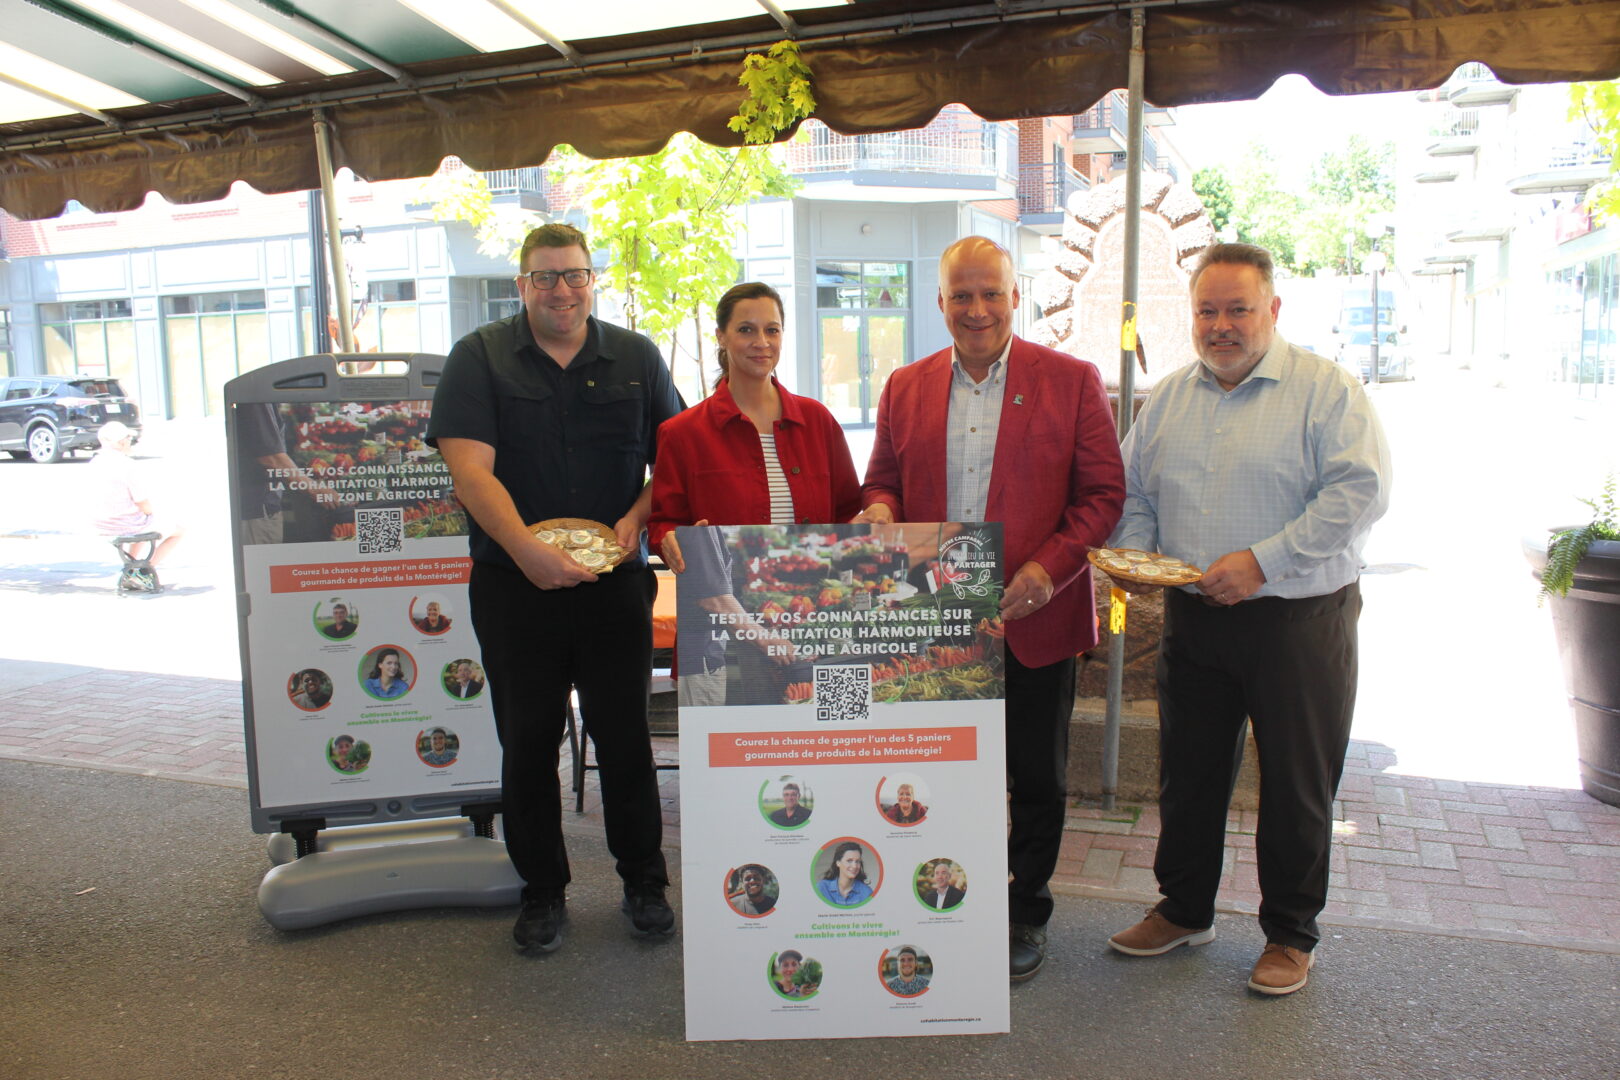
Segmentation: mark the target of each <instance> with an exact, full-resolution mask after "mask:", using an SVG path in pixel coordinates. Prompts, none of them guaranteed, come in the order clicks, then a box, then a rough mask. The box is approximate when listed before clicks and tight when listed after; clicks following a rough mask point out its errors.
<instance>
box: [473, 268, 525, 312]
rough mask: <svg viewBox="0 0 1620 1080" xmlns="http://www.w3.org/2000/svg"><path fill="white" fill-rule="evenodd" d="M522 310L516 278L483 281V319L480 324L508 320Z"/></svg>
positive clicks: (486, 279)
mask: <svg viewBox="0 0 1620 1080" xmlns="http://www.w3.org/2000/svg"><path fill="white" fill-rule="evenodd" d="M522 310H523V301H522V299H521V298H519V296H518V286H517V279H516V278H485V279H484V317H483V318H482V319H481V320H479V321H480V323H487V322H494V321H495V320H496V319H508V318H511V317H512V316H513V315H516V314H517V313H518V312H520V311H522Z"/></svg>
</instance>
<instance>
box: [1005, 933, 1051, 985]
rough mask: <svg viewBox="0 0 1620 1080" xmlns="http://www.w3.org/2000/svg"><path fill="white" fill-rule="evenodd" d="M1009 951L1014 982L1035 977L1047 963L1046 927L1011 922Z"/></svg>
mask: <svg viewBox="0 0 1620 1080" xmlns="http://www.w3.org/2000/svg"><path fill="white" fill-rule="evenodd" d="M1007 952H1008V975H1009V977H1010V978H1011V979H1012V981H1013V982H1023V981H1024V980H1025V979H1032V978H1034V977H1035V973H1036V972H1037V971H1039V970H1041V965H1042V964H1044V963H1046V927H1044V926H1029V925H1027V924H1025V923H1012V924H1010V926H1009V933H1008V940H1007Z"/></svg>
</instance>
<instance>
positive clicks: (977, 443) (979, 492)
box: [945, 337, 1012, 521]
mask: <svg viewBox="0 0 1620 1080" xmlns="http://www.w3.org/2000/svg"><path fill="white" fill-rule="evenodd" d="M1010 352H1012V338H1011V337H1008V338H1007V345H1006V347H1005V348H1003V349H1002V350H1001V355H1000V356H998V357H996V360H995V363H993V364H991V365H990V374H988V375H986V376H985V378H984V381H983V382H974V381H973V376H971V375H969V374H968V373H967V371H966V370H965V369H964V368H963V367H962V360H961V357H959V356H957V355H956V349H955V348H954V347H953V348H952V349H951V403H950V414H949V416H948V417H947V419H946V422H945V497H946V499H947V500H948V502H947V503H946V509H948V510H949V511H950V515H951V519H952V520H953V521H983V520H984V514H985V507H986V506H988V505H989V502H990V469H991V467H992V466H993V465H994V464H995V460H996V433H997V432H998V431H1000V430H1001V401H1002V397H1003V394H1004V392H1005V390H1006V386H1007V364H1008V359H1007V354H1008V353H1010Z"/></svg>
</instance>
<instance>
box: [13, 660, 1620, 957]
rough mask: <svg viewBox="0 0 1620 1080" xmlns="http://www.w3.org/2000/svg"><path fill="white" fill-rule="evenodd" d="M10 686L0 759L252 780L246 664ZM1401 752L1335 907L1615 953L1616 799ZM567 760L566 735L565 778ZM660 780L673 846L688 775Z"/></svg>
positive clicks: (663, 750)
mask: <svg viewBox="0 0 1620 1080" xmlns="http://www.w3.org/2000/svg"><path fill="white" fill-rule="evenodd" d="M0 690H3V691H4V692H5V697H6V700H7V707H6V709H5V711H4V715H0V757H8V758H15V759H19V760H25V761H39V762H51V763H58V764H70V765H77V766H83V767H87V768H94V769H106V770H112V771H119V772H134V773H142V774H147V775H152V776H161V777H166V778H170V779H177V780H189V781H194V782H199V783H208V784H217V785H224V786H231V787H239V788H243V789H244V790H245V789H246V787H247V772H246V759H245V755H244V752H243V728H242V698H241V684H240V683H239V682H237V681H235V680H231V679H209V678H198V677H186V676H174V675H151V674H145V673H142V672H131V671H110V670H105V669H98V668H73V667H69V666H67V665H59V664H44V665H26V664H21V663H18V662H16V661H0ZM653 742H654V747H655V752H656V756H657V758H658V760H659V761H661V762H666V763H672V762H675V761H676V760H677V759H678V753H679V750H678V739H677V738H676V737H674V736H658V737H655V738H654V740H653ZM1393 762H1394V756H1393V754H1392V753H1391V752H1390V751H1389V749H1388V748H1387V747H1385V746H1383V745H1382V744H1379V743H1370V742H1363V741H1353V742H1352V743H1351V747H1350V753H1349V756H1348V759H1347V761H1346V767H1345V775H1344V781H1343V783H1342V785H1341V787H1340V791H1339V799H1338V803H1337V808H1336V813H1335V819H1336V820H1335V822H1334V832H1335V844H1334V848H1333V854H1332V892H1331V893H1330V898H1329V902H1328V907H1327V910H1326V911H1325V912H1324V913H1323V921H1324V922H1325V923H1331V924H1339V925H1359V926H1370V927H1375V928H1381V929H1390V928H1408V929H1412V930H1421V931H1425V932H1430V933H1445V934H1454V935H1458V936H1464V937H1476V938H1486V939H1491V940H1501V941H1518V942H1533V943H1541V944H1549V945H1559V946H1563V947H1577V948H1586V949H1592V950H1596V951H1602V952H1609V953H1616V954H1620V809H1617V808H1615V807H1611V806H1606V805H1604V804H1602V803H1599V802H1597V801H1596V800H1594V799H1592V798H1590V797H1589V796H1587V795H1586V794H1585V793H1583V792H1581V791H1575V790H1567V789H1562V788H1550V787H1517V786H1511V785H1500V784H1483V783H1464V782H1460V781H1452V780H1444V779H1435V778H1430V777H1423V776H1410V775H1403V774H1399V773H1395V772H1391V771H1389V769H1390V766H1391V765H1392V764H1393ZM571 771H572V770H571V763H570V761H569V758H568V752H567V749H566V747H565V748H564V750H563V760H562V765H561V769H560V772H561V774H562V776H563V778H564V788H565V790H567V788H568V784H569V779H570V777H571ZM659 781H660V791H661V795H662V798H663V805H664V815H665V822H666V826H667V829H666V837H667V839H668V841H669V843H670V844H671V845H672V846H678V845H679V843H680V777H679V773H678V772H676V771H674V770H670V771H664V772H660V773H659ZM585 787H586V792H585V803H584V809H583V812H582V813H581V814H579V815H578V816H577V817H572V816H571V818H570V821H571V824H570V827H571V828H573V829H589V830H593V831H595V830H599V829H600V827H601V801H600V797H599V793H598V791H597V788H596V777H595V774H594V773H587V775H586V785H585ZM245 810H246V807H245V806H244V828H245V827H246V824H245V822H246V813H245ZM1255 826H1256V815H1255V813H1254V812H1253V811H1243V812H1236V811H1234V812H1233V813H1232V814H1231V815H1230V816H1229V818H1228V820H1227V833H1226V867H1225V874H1224V877H1223V880H1222V886H1221V894H1220V898H1219V907H1220V908H1221V910H1223V911H1229V912H1247V913H1253V912H1256V911H1258V909H1259V903H1260V892H1259V885H1258V881H1257V879H1256V874H1255V846H1254V840H1255ZM1158 830H1159V817H1158V809H1157V807H1155V806H1151V805H1145V806H1120V807H1117V808H1116V809H1114V810H1112V811H1104V810H1101V809H1099V808H1097V807H1095V806H1076V807H1075V808H1073V809H1072V810H1071V811H1070V813H1069V820H1068V824H1067V828H1066V831H1065V834H1064V841H1063V849H1062V854H1061V857H1060V860H1059V863H1058V869H1057V874H1056V876H1055V878H1054V880H1053V888H1054V890H1056V891H1059V892H1062V893H1065V894H1068V895H1079V896H1096V897H1099V898H1104V899H1112V900H1136V901H1141V902H1143V903H1151V902H1152V901H1153V899H1154V898H1155V897H1156V896H1157V892H1156V890H1155V887H1154V879H1153V870H1152V866H1153V849H1154V844H1155V842H1156V840H1157V837H1158Z"/></svg>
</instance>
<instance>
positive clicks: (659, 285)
mask: <svg viewBox="0 0 1620 1080" xmlns="http://www.w3.org/2000/svg"><path fill="white" fill-rule="evenodd" d="M738 83H739V84H740V85H741V86H743V87H744V88H745V89H746V91H747V94H746V95H745V97H744V99H743V102H742V106H741V109H740V110H739V112H738V115H737V116H735V117H733V118H732V120H731V127H732V129H733V130H736V131H739V132H741V133H743V136H744V138H745V139H746V140H747V141H748V142H749V143H750V145H748V146H745V147H742V148H740V149H738V148H722V147H715V146H710V145H709V144H708V143H705V142H702V141H701V140H699V139H697V138H695V137H693V136H691V135H688V134H685V133H681V134H677V135H676V136H675V137H674V138H672V139H671V140H670V141H669V144H668V145H667V146H665V147H664V149H662V150H660V151H659V152H658V153H656V154H649V155H647V156H645V157H636V158H609V159H605V160H601V161H597V160H594V159H591V158H588V157H585V156H584V155H583V154H580V153H578V152H576V151H574V150H573V149H572V148H569V147H559V148H558V149H557V151H556V152H555V153H553V155H552V157H551V159H550V162H549V168H550V169H551V172H552V174H553V176H554V177H555V178H556V179H557V180H558V181H559V182H560V183H561V184H562V185H563V186H564V188H565V190H567V192H568V196H569V198H570V200H571V201H572V202H573V203H574V205H576V206H579V207H581V208H583V209H584V210H585V213H586V217H587V226H586V229H585V233H586V236H587V237H588V238H589V239H590V242H591V246H592V248H593V249H595V250H600V251H603V252H604V253H605V254H606V262H607V269H606V271H605V272H604V274H603V279H604V281H605V283H606V285H607V286H608V287H609V288H610V289H612V290H614V291H616V292H618V293H619V294H620V295H621V296H622V297H623V298H624V304H625V315H626V322H627V323H628V324H629V327H630V329H632V330H636V331H639V332H640V333H643V334H646V335H647V336H648V337H650V338H652V339H653V340H654V341H657V342H659V343H660V344H662V345H666V346H667V347H668V356H669V361H670V367H671V369H672V370H674V371H676V372H677V373H678V372H679V367H678V354H679V353H681V352H687V353H688V355H690V356H691V358H692V360H693V362H694V363H695V365H696V366H697V376H698V385H699V386H700V387H705V386H706V384H707V380H706V378H705V377H704V370H703V359H702V347H701V344H700V343H701V342H702V340H703V336H704V333H703V331H704V318H705V315H704V313H705V309H707V308H708V307H709V305H711V304H712V303H713V302H714V301H715V299H716V298H718V297H719V296H720V294H721V293H723V292H724V291H725V290H726V289H727V288H729V287H730V286H731V285H733V284H735V282H736V280H737V259H736V256H735V255H733V254H732V249H733V248H734V247H735V245H736V239H737V236H738V234H739V233H740V232H741V230H742V228H743V221H742V208H743V207H745V206H747V205H748V204H749V203H751V202H754V201H756V200H759V199H770V198H786V197H788V196H790V195H792V194H793V192H794V191H795V190H796V189H797V187H798V180H797V179H796V178H795V177H794V176H792V174H790V173H789V172H788V171H787V170H786V168H785V167H784V165H783V163H782V160H781V156H780V151H779V150H778V149H777V148H776V147H774V146H770V145H762V144H768V143H770V141H771V140H772V139H773V138H774V137H775V136H777V135H779V134H780V133H781V132H782V131H783V130H785V129H786V128H788V127H791V126H792V125H793V124H795V123H797V122H798V121H799V120H802V119H803V118H804V117H806V116H808V115H809V114H810V112H811V111H812V110H813V109H814V108H815V98H814V96H813V93H812V90H811V84H810V71H809V69H808V68H807V67H806V66H805V65H804V64H803V63H802V61H800V59H799V55H798V48H797V46H795V45H794V44H793V43H792V42H780V43H778V44H777V45H774V46H772V47H771V48H770V50H768V51H767V52H766V53H765V54H763V55H761V54H750V55H749V56H748V57H747V58H745V60H744V63H743V69H742V74H741V76H740V78H739V79H738ZM427 194H428V197H429V198H431V199H432V200H433V202H434V216H435V217H436V218H437V219H438V220H457V221H466V222H469V223H471V224H472V225H473V226H474V228H475V230H476V233H477V236H478V240H479V247H480V250H481V251H483V252H484V253H486V254H488V255H491V256H494V257H497V258H504V259H512V258H514V257H515V256H516V254H517V252H518V250H519V248H520V247H521V245H522V241H523V237H524V235H525V234H526V233H527V232H528V230H529V229H530V228H532V227H533V226H534V225H535V224H538V222H539V219H538V218H534V217H533V216H532V215H531V216H525V215H522V214H515V213H511V212H509V211H508V212H503V209H502V208H497V207H495V206H494V205H493V201H492V199H491V198H490V194H489V189H488V187H487V186H486V185H485V184H484V181H483V177H482V176H480V175H479V174H477V173H473V172H471V171H469V170H464V169H457V170H444V171H442V173H441V175H440V176H439V177H435V178H434V179H433V181H432V182H431V183H430V186H429V189H428V192H427ZM683 332H684V341H687V342H691V343H692V345H693V348H692V349H691V350H687V349H685V348H683ZM701 392H702V390H700V393H701Z"/></svg>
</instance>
